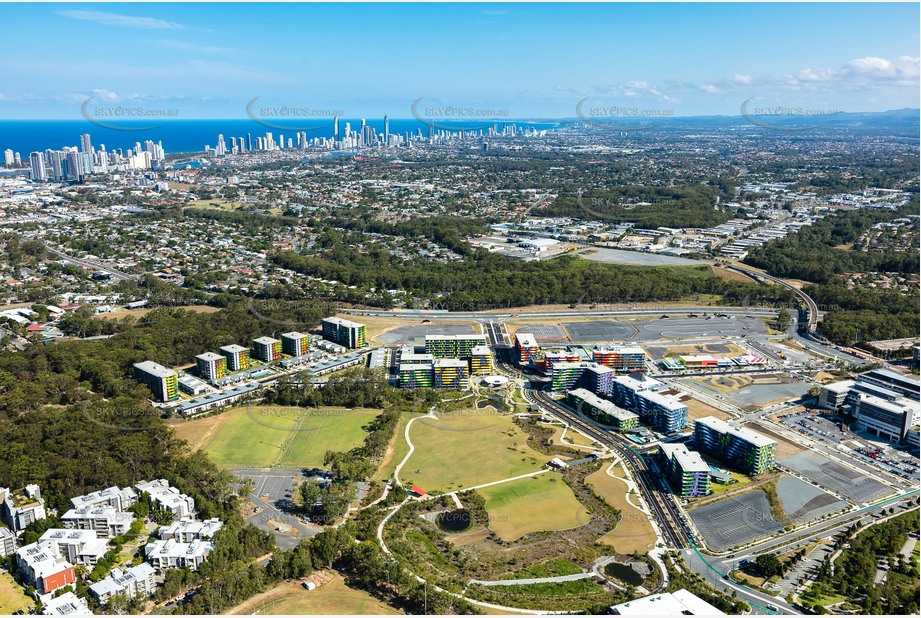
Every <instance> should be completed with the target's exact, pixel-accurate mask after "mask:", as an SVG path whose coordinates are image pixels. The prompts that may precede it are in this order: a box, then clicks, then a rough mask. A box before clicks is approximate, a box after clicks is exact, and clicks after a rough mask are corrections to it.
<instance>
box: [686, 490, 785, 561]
mask: <svg viewBox="0 0 921 618" xmlns="http://www.w3.org/2000/svg"><path fill="white" fill-rule="evenodd" d="M689 515H690V517H691V519H693V520H694V524H695V525H696V526H697V529H698V530H700V534H701V535H702V536H703V538H704V540H705V541H706V542H707V546H708V547H709V548H710V549H712V550H713V551H723V550H725V549H729V548H731V547H735V546H737V545H743V544H745V543H747V542H749V541H752V540H755V539H758V538H761V537H765V536H768V535H771V534H774V533H775V532H777V531H778V530H780V529H781V528H782V526H781V524H780V523H778V522H777V521H775V520H774V518H773V517H772V516H771V506H770V504H769V503H768V499H767V496H765V495H764V492H761V491H752V492H750V493H747V494H742V495H741V496H737V497H733V498H727V499H725V500H720V501H718V502H714V503H713V504H708V505H706V506H702V507H700V508H697V509H694V510H692V511H690V512H689Z"/></svg>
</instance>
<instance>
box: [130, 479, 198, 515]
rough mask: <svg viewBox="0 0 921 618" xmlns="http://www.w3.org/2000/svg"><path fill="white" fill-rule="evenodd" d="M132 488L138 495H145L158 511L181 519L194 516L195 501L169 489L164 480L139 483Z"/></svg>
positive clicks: (174, 489) (172, 488)
mask: <svg viewBox="0 0 921 618" xmlns="http://www.w3.org/2000/svg"><path fill="white" fill-rule="evenodd" d="M134 488H135V489H136V490H137V491H138V493H141V494H143V493H147V494H148V495H149V496H150V499H151V501H153V503H154V505H155V506H156V507H157V508H158V509H163V510H166V511H169V512H170V513H172V514H173V516H174V517H177V518H180V519H182V518H183V517H191V516H193V515H194V514H195V500H193V499H192V498H191V497H189V496H187V495H185V494H184V493H181V492H180V491H179V490H178V489H176V488H175V487H170V485H169V483H168V482H167V481H166V479H158V480H155V481H141V482H140V483H138V484H137V485H135V486H134Z"/></svg>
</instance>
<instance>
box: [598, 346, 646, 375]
mask: <svg viewBox="0 0 921 618" xmlns="http://www.w3.org/2000/svg"><path fill="white" fill-rule="evenodd" d="M592 360H593V361H595V362H596V363H598V364H599V365H604V366H605V367H610V368H611V369H613V370H614V371H617V372H620V373H626V372H628V371H643V370H644V369H645V368H646V352H645V351H644V350H643V348H641V347H639V346H623V345H609V346H599V347H597V348H595V349H594V350H592Z"/></svg>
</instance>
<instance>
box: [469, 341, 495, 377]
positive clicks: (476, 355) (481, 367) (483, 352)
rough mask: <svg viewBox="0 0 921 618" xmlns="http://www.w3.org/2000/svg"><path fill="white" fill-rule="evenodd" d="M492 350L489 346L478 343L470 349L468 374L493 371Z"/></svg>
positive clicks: (479, 374)
mask: <svg viewBox="0 0 921 618" xmlns="http://www.w3.org/2000/svg"><path fill="white" fill-rule="evenodd" d="M493 370H494V365H493V358H492V351H491V350H490V349H489V346H485V345H478V346H475V347H473V348H472V349H471V350H470V375H474V376H482V375H489V374H491V373H492V372H493Z"/></svg>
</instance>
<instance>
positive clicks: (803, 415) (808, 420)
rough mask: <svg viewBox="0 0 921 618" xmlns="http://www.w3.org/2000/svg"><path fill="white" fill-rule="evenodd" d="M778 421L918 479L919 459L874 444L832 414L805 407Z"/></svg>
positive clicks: (872, 463)
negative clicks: (852, 430) (802, 410)
mask: <svg viewBox="0 0 921 618" xmlns="http://www.w3.org/2000/svg"><path fill="white" fill-rule="evenodd" d="M780 422H781V423H783V424H784V425H786V426H787V427H790V428H791V429H795V430H796V431H798V432H800V433H802V434H803V435H806V436H809V437H810V438H812V439H813V440H819V441H822V442H825V443H826V444H828V445H829V446H831V447H835V448H837V449H838V450H840V451H842V452H844V453H847V454H848V455H850V456H851V457H853V458H855V459H858V460H860V461H861V462H863V463H864V464H866V465H869V466H873V467H874V468H878V469H880V470H883V471H885V472H888V473H890V474H895V475H897V476H899V477H901V478H903V479H905V480H915V479H917V478H918V473H919V466H918V459H917V458H916V457H912V456H911V455H910V454H908V453H906V452H904V451H899V450H896V449H894V448H891V447H888V446H886V445H879V444H873V443H872V442H871V441H869V440H865V439H860V437H859V436H858V435H856V434H854V433H852V432H851V430H850V429H849V428H848V425H847V421H846V419H843V418H841V417H839V416H836V415H834V414H831V413H828V412H824V413H819V412H817V411H815V410H806V411H804V412H798V413H793V414H787V415H784V416H781V417H780Z"/></svg>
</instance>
